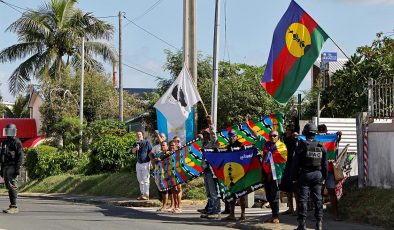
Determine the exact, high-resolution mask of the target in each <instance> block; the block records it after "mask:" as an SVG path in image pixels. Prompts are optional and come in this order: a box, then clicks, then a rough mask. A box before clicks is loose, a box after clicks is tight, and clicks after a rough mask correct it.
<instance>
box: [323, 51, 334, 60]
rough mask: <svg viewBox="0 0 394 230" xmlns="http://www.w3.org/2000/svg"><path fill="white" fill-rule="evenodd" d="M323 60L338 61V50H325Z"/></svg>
mask: <svg viewBox="0 0 394 230" xmlns="http://www.w3.org/2000/svg"><path fill="white" fill-rule="evenodd" d="M321 61H322V62H336V61H337V53H336V52H323V53H322V54H321Z"/></svg>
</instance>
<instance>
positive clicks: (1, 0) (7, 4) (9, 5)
mask: <svg viewBox="0 0 394 230" xmlns="http://www.w3.org/2000/svg"><path fill="white" fill-rule="evenodd" d="M0 2H1V3H4V4H5V5H6V6H8V7H10V8H12V9H13V10H15V11H17V12H19V13H21V14H23V12H22V11H20V10H18V8H19V9H22V10H27V9H25V8H22V7H19V6H16V5H13V4H11V3H8V2H5V1H3V0H0Z"/></svg>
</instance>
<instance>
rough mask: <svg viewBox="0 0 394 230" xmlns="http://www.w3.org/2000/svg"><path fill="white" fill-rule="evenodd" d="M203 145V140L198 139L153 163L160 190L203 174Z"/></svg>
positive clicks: (154, 175)
mask: <svg viewBox="0 0 394 230" xmlns="http://www.w3.org/2000/svg"><path fill="white" fill-rule="evenodd" d="M201 146H202V144H201V141H200V140H198V139H196V140H194V141H192V142H190V143H187V145H185V146H184V147H182V148H181V149H179V150H177V151H175V152H174V153H172V154H171V155H170V156H169V157H167V158H164V159H163V160H161V161H159V162H156V163H155V164H153V168H152V171H151V175H152V177H153V178H154V179H155V182H156V185H157V187H158V189H159V190H160V191H166V190H168V189H170V188H173V187H175V186H177V185H179V184H185V183H187V182H189V181H190V180H192V179H194V178H196V177H199V176H200V175H201V174H202V172H203V169H202V162H203V156H202V153H201Z"/></svg>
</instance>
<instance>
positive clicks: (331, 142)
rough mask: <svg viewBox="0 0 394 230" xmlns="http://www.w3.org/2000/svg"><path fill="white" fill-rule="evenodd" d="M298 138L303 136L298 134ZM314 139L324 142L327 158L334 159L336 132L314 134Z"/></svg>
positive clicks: (303, 137) (303, 138)
mask: <svg viewBox="0 0 394 230" xmlns="http://www.w3.org/2000/svg"><path fill="white" fill-rule="evenodd" d="M298 139H300V140H305V136H303V135H300V136H298ZM315 140H317V141H319V142H321V143H323V144H324V147H325V148H326V150H327V159H328V160H329V161H330V160H331V161H335V160H336V154H337V134H336V133H327V134H316V136H315Z"/></svg>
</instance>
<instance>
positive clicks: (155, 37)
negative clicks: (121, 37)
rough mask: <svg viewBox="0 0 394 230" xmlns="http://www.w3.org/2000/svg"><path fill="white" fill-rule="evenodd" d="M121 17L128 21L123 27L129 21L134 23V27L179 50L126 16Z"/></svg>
mask: <svg viewBox="0 0 394 230" xmlns="http://www.w3.org/2000/svg"><path fill="white" fill-rule="evenodd" d="M123 17H124V18H125V19H126V20H127V21H129V23H127V24H126V25H125V26H124V27H126V26H127V25H129V24H130V23H132V24H133V25H135V26H136V27H138V28H140V29H141V30H143V31H145V32H146V33H148V34H149V35H151V36H153V37H155V38H156V39H158V40H160V41H162V42H163V43H165V44H167V45H168V46H171V47H172V48H174V49H176V50H179V49H178V47H176V46H174V45H172V44H170V43H169V42H167V41H165V40H164V39H162V38H160V37H159V36H157V35H155V34H153V33H151V32H149V31H148V30H146V29H144V28H142V27H141V26H139V25H137V24H136V23H135V22H134V21H132V20H130V19H128V18H127V17H126V16H124V15H123Z"/></svg>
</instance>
